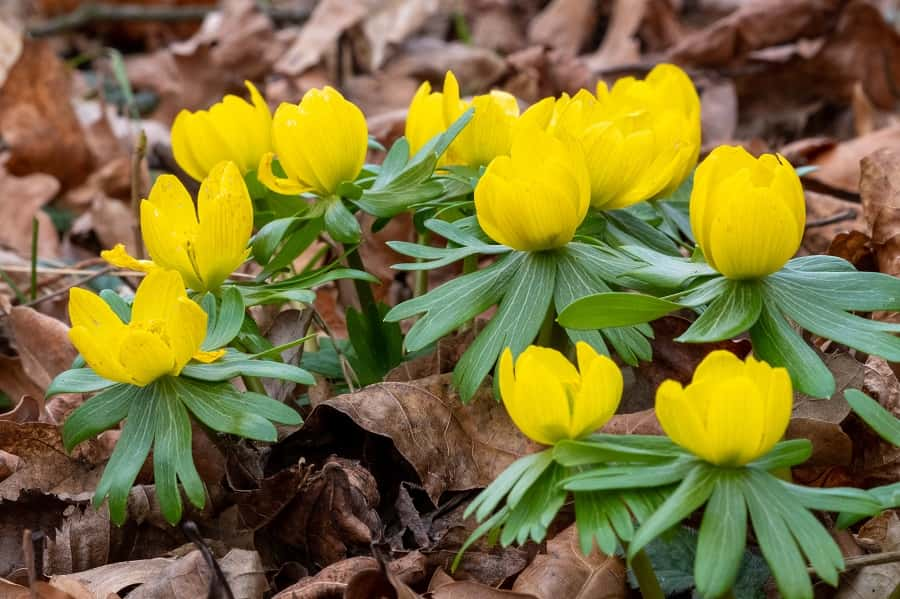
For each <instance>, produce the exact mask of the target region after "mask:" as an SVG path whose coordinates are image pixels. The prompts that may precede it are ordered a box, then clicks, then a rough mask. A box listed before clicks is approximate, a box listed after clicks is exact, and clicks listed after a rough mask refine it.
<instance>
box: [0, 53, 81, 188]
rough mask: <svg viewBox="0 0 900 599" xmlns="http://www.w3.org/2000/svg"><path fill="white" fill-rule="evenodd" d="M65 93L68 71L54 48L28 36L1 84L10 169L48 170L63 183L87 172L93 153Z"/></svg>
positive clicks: (0, 125)
mask: <svg viewBox="0 0 900 599" xmlns="http://www.w3.org/2000/svg"><path fill="white" fill-rule="evenodd" d="M69 96H70V83H69V74H68V71H67V70H66V67H65V65H64V64H63V62H62V60H60V59H59V58H58V57H57V56H56V53H55V52H54V50H53V48H52V47H51V46H50V45H49V44H48V43H46V42H41V41H35V40H26V41H25V43H24V47H23V49H22V54H21V56H19V60H18V61H17V62H16V64H15V65H14V66H13V67H12V69H10V71H9V74H8V75H7V77H6V82H5V83H4V84H3V87H2V89H0V131H3V141H4V143H5V144H6V145H7V146H8V147H9V149H10V157H9V160H8V162H7V164H6V168H7V170H9V172H10V173H13V174H14V175H29V174H32V173H47V174H49V175H52V176H53V177H55V178H56V179H57V180H59V182H60V183H62V186H63V188H68V187H72V186H74V185H77V184H78V183H80V182H81V181H83V180H84V178H85V177H87V175H88V173H90V171H91V167H92V166H93V162H94V158H93V156H92V155H91V152H90V149H89V148H88V146H87V142H86V141H85V138H84V134H83V132H82V130H81V125H80V124H79V122H78V118H77V117H76V116H75V111H74V109H73V108H72V106H71V104H70V103H69ZM5 195H6V194H4V197H5Z"/></svg>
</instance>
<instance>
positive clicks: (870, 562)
mask: <svg viewBox="0 0 900 599" xmlns="http://www.w3.org/2000/svg"><path fill="white" fill-rule="evenodd" d="M894 562H900V551H885V552H883V553H872V554H870V555H857V556H855V557H845V558H844V566H845V571H846V570H855V569H857V568H864V567H866V566H877V565H879V564H892V563H894ZM807 570H808V571H809V573H810V574H815V572H816V571H815V568H807Z"/></svg>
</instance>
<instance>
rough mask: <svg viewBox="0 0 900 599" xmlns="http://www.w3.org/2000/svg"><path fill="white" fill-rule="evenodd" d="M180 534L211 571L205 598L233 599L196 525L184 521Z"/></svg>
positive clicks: (226, 581) (220, 570)
mask: <svg viewBox="0 0 900 599" xmlns="http://www.w3.org/2000/svg"><path fill="white" fill-rule="evenodd" d="M181 532H183V533H184V536H186V537H187V538H188V540H189V541H190V542H191V543H193V544H194V545H195V546H196V547H197V549H198V550H199V551H200V554H201V555H202V556H203V559H204V561H206V565H207V566H209V569H210V570H212V572H211V574H212V576H210V581H209V594H208V595H207V596H208V597H209V598H210V599H213V598H219V597H223V598H224V599H234V593H232V592H231V587H230V586H229V585H228V580H227V579H226V578H225V574H224V573H223V572H222V568H220V567H219V562H218V561H216V557H215V556H214V555H213V553H212V551H211V550H210V548H209V547H208V546H207V544H206V543H205V542H204V541H203V537H201V536H200V530H199V529H198V528H197V525H196V524H194V522H193V521H192V520H185V521H183V522H182V523H181Z"/></svg>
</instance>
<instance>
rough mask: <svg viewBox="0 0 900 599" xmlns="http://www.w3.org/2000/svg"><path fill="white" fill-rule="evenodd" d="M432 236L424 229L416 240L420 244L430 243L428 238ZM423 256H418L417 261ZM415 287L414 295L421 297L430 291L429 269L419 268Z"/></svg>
mask: <svg viewBox="0 0 900 599" xmlns="http://www.w3.org/2000/svg"><path fill="white" fill-rule="evenodd" d="M430 237H431V235H430V233H429V232H428V231H424V232H422V233H419V234H418V236H417V237H416V242H417V243H418V244H419V245H428V239H429V238H430ZM421 261H422V259H421V258H416V262H421ZM415 277H416V279H415V281H416V282H415V287H414V289H413V297H419V296H420V295H425V294H426V293H428V271H427V270H424V269H423V270H417V271H416V275H415Z"/></svg>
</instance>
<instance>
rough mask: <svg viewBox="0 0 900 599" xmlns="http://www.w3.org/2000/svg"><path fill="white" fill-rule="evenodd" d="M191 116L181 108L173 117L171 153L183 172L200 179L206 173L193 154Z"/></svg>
mask: <svg viewBox="0 0 900 599" xmlns="http://www.w3.org/2000/svg"><path fill="white" fill-rule="evenodd" d="M192 118H193V115H192V114H191V113H190V112H189V111H187V110H182V111H181V112H179V113H178V116H176V117H175V122H173V123H172V154H173V155H174V156H175V162H177V163H178V166H180V167H181V168H182V169H184V172H186V173H187V174H188V175H190V176H191V177H193V178H194V179H196V180H197V181H201V180H202V179H203V177H204V176H205V175H206V171H205V170H204V169H203V166H202V165H201V164H200V161H199V160H198V158H197V156H196V155H195V154H194V149H193V147H192V142H193V141H194V139H193V138H192V134H193V130H192V129H191V124H190V121H191V119H192Z"/></svg>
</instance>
